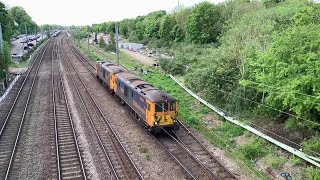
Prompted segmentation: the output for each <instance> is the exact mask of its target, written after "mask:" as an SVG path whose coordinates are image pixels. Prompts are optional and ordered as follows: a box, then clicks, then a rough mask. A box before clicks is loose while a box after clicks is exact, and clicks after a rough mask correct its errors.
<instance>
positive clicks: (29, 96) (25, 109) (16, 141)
mask: <svg viewBox="0 0 320 180" xmlns="http://www.w3.org/2000/svg"><path fill="white" fill-rule="evenodd" d="M47 47H48V46H45V49H44V51H43V54H42V56H41V58H40V60H39V64H38V66H37V69H36V72H35V75H34V77H33V81H32V84H31V88H30V90H29V94H28V98H27V103H26V105H25V108H24V111H23V115H22V118H21V122H20V126H19V129H18V133H17V136H16V139H15V143H14V147H13V150H12V152H11V156H10V161H9V165H8V167H7V171H6V175H5V178H4V179H5V180H7V179H8V177H9V172H10V169H11V164H12V161H13V157H14V155H15V152H16V148H17V144H18V140H19V137H20V133H21V129H22V125H23V122H24V120H25V115H26V112H27V109H28V106H29V102H30V98H31V94H32V91H33V87H34V84H35V81H36V77H37V76H38V72H39V69H40V65H41V62H42V60H43V56H44V54H45V52H46V50H47ZM38 55H39V54H38ZM38 55H37V58H38ZM33 64H34V62H33ZM32 67H33V65H32ZM30 72H31V69H30V71H29V72H28V75H29V73H30ZM26 79H27V78H26ZM26 79H25V80H26ZM24 83H25V81H24ZM24 83H23V84H24ZM21 89H22V88H21ZM20 92H21V91H19V95H20ZM15 102H16V101H15ZM10 112H11V111H10ZM10 115H11V114H10ZM8 117H9V115H8ZM2 130H3V129H2ZM2 130H1V132H3V131H2Z"/></svg>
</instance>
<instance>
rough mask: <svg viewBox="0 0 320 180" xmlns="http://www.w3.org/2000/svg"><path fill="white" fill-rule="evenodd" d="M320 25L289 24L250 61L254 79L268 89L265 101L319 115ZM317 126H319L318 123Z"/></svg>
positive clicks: (311, 116)
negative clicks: (268, 46) (267, 47)
mask: <svg viewBox="0 0 320 180" xmlns="http://www.w3.org/2000/svg"><path fill="white" fill-rule="evenodd" d="M319 28H320V26H319V25H315V24H309V25H297V26H292V27H289V28H288V29H286V30H285V31H283V32H281V33H279V34H278V35H276V36H275V38H274V42H273V43H272V44H271V46H270V48H269V49H268V50H267V51H265V52H261V53H260V54H258V55H257V58H256V60H255V61H252V63H251V64H250V66H252V69H254V72H253V73H254V74H255V76H254V81H255V82H257V83H259V84H262V85H263V87H262V86H261V89H262V90H263V91H264V92H266V93H267V97H266V98H265V100H264V101H265V102H266V103H267V104H268V105H269V106H272V107H276V108H277V109H280V110H283V111H287V112H289V113H291V114H295V115H296V116H297V117H299V118H303V119H311V120H313V119H318V117H319V115H320V106H319V104H318V103H316V102H315V99H319V98H320V91H319V88H320V84H319V83H318V82H319V80H320V79H319V77H318V76H317V74H318V73H319V72H320V71H319V68H318V67H319V65H320V61H319V57H320V48H319V47H320V33H319ZM248 84H252V83H250V82H248ZM275 87H276V88H275ZM300 120H302V119H300ZM315 121H316V122H317V123H320V121H319V120H315ZM306 125H307V126H310V125H312V124H309V123H308V124H306ZM313 127H314V128H319V126H316V124H314V126H313Z"/></svg>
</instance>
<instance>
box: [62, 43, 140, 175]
mask: <svg viewBox="0 0 320 180" xmlns="http://www.w3.org/2000/svg"><path fill="white" fill-rule="evenodd" d="M66 45H67V46H68V47H66V48H64V49H67V48H70V49H71V51H72V52H73V53H74V54H75V55H76V57H77V58H78V59H79V60H80V61H81V60H83V59H81V56H79V54H77V53H78V52H77V51H75V50H74V49H73V48H72V47H70V46H69V44H68V43H67V42H66ZM64 59H65V61H64V63H65V67H66V69H67V71H68V72H69V76H70V80H71V82H72V84H73V86H74V87H75V89H76V93H77V95H78V96H79V97H80V100H81V104H82V106H83V107H84V109H85V111H86V114H87V117H88V119H89V121H90V124H91V126H92V128H93V130H94V132H95V134H96V137H97V139H98V141H99V144H100V147H101V149H102V151H103V153H104V155H105V157H106V160H107V161H108V165H109V168H110V169H111V173H112V175H113V176H112V177H113V178H114V179H143V176H142V175H141V173H140V171H139V170H138V168H137V167H136V166H135V164H134V162H133V160H132V159H131V157H130V156H129V153H128V152H127V151H126V149H125V147H124V145H123V142H122V141H121V140H120V138H119V137H118V136H117V134H116V133H115V131H114V129H113V128H112V125H111V124H110V123H109V121H108V119H107V118H106V117H105V116H104V114H103V113H102V111H101V109H100V107H99V106H98V105H97V103H96V101H95V100H94V99H93V97H92V95H91V93H90V92H89V91H88V88H87V86H86V85H85V83H84V82H83V80H82V78H81V76H80V75H79V73H78V72H77V70H76V68H75V66H74V64H73V63H72V60H71V59H70V57H69V56H68V55H67V53H66V52H65V53H64ZM85 66H86V67H88V66H89V67H92V64H91V63H89V62H87V64H86V65H85Z"/></svg>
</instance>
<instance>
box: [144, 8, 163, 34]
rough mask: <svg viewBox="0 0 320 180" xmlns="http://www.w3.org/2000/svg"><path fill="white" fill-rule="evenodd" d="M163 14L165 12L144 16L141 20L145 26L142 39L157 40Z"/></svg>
mask: <svg viewBox="0 0 320 180" xmlns="http://www.w3.org/2000/svg"><path fill="white" fill-rule="evenodd" d="M165 14H166V12H165V11H156V12H153V13H150V14H148V15H147V16H146V18H145V19H144V20H143V23H144V26H145V29H144V38H156V39H158V38H159V29H160V20H161V17H162V16H164V15H165Z"/></svg>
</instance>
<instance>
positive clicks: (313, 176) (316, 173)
mask: <svg viewBox="0 0 320 180" xmlns="http://www.w3.org/2000/svg"><path fill="white" fill-rule="evenodd" d="M304 174H305V176H306V179H308V180H319V179H320V169H319V168H313V167H309V168H307V169H306V170H305V173H304Z"/></svg>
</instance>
